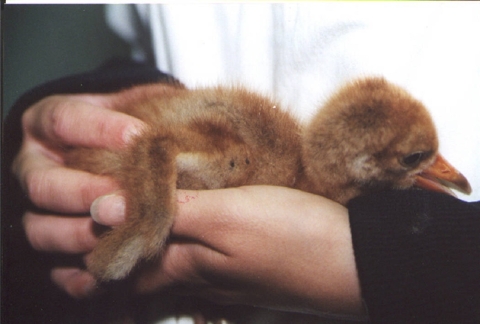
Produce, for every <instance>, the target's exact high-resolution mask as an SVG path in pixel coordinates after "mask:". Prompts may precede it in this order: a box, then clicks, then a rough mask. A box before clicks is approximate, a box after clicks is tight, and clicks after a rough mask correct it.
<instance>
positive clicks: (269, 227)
mask: <svg viewBox="0 0 480 324" xmlns="http://www.w3.org/2000/svg"><path fill="white" fill-rule="evenodd" d="M177 200H178V213H177V215H176V218H175V223H174V225H173V228H172V232H171V240H170V243H169V244H168V245H167V246H166V250H165V251H164V254H163V256H162V258H161V259H159V260H158V262H157V263H155V264H153V265H152V266H150V267H149V268H147V269H145V270H143V271H141V272H140V273H139V275H138V278H137V280H136V290H137V292H138V293H148V292H152V291H158V290H161V289H166V288H173V289H172V291H174V292H177V293H180V294H191V295H198V296H200V297H204V298H207V299H210V300H212V301H214V302H217V303H239V304H249V305H256V306H263V307H269V308H275V309H283V310H293V311H300V312H322V311H328V312H339V313H350V314H361V312H362V307H361V297H360V288H359V282H358V279H357V273H356V267H355V260H354V256H353V248H352V242H351V236H350V228H349V221H348V212H347V210H346V208H345V207H343V206H341V205H339V204H337V203H335V202H333V201H330V200H328V199H325V198H322V197H319V196H316V195H312V194H309V193H305V192H301V191H298V190H293V189H288V188H282V187H272V186H251V187H243V188H230V189H222V190H207V191H184V190H179V191H178V194H177ZM122 203H123V199H122V197H121V196H116V195H109V196H105V197H102V198H100V199H99V200H97V201H96V203H95V205H96V206H95V208H93V209H94V210H93V216H94V218H95V219H96V220H97V221H98V222H100V223H102V224H105V225H110V226H114V225H117V224H119V223H121V222H122V218H123V217H125V215H124V212H123V213H122V212H121V210H122V208H116V211H115V212H112V210H113V209H111V208H110V207H111V205H112V204H114V205H116V206H119V205H120V206H121V205H122ZM119 211H120V212H119ZM82 284H83V282H82V280H79V278H76V277H70V278H68V280H64V281H62V282H61V285H62V287H63V288H64V289H65V290H66V291H72V290H75V289H77V290H78V291H80V292H82V291H85V290H84V289H83V288H82Z"/></svg>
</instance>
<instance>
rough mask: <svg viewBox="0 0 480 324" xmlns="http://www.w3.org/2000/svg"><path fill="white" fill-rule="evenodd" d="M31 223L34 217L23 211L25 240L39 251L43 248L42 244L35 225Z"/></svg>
mask: <svg viewBox="0 0 480 324" xmlns="http://www.w3.org/2000/svg"><path fill="white" fill-rule="evenodd" d="M33 223H34V219H33V216H32V214H30V213H28V212H27V213H25V214H24V215H23V227H24V230H25V236H26V238H27V241H28V242H29V243H30V245H31V246H32V248H33V249H34V250H36V251H41V250H43V249H44V244H43V241H42V240H41V239H40V237H39V235H38V231H36V230H35V226H34V224H33Z"/></svg>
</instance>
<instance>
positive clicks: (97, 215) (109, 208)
mask: <svg viewBox="0 0 480 324" xmlns="http://www.w3.org/2000/svg"><path fill="white" fill-rule="evenodd" d="M122 193H123V192H122V191H116V192H114V193H112V194H108V195H104V196H100V197H98V198H97V199H95V200H94V201H93V203H92V205H91V206H90V214H91V216H92V218H93V220H94V221H95V222H97V223H99V224H101V225H106V226H117V225H120V224H122V223H123V222H125V220H126V217H127V215H126V200H125V197H124V196H123V195H122Z"/></svg>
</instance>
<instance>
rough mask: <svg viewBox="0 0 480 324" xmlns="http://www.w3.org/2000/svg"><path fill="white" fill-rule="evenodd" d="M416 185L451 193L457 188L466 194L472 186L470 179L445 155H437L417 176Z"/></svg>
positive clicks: (470, 190)
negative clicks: (446, 158)
mask: <svg viewBox="0 0 480 324" xmlns="http://www.w3.org/2000/svg"><path fill="white" fill-rule="evenodd" d="M415 186H417V187H420V188H423V189H428V190H432V191H437V192H442V193H446V194H449V195H453V196H454V193H453V192H452V191H451V190H450V189H449V188H452V189H455V190H458V191H460V192H463V193H465V194H467V195H468V194H470V193H471V192H472V188H471V186H470V183H468V180H467V179H466V178H465V177H464V176H463V174H461V173H460V172H459V171H458V170H457V169H455V168H454V167H453V166H452V165H451V164H450V163H449V162H447V160H445V158H444V157H443V156H441V155H440V154H438V155H437V158H436V159H435V162H433V164H432V165H431V166H430V167H428V168H427V169H425V170H424V171H423V172H422V173H420V174H418V175H417V176H416V181H415Z"/></svg>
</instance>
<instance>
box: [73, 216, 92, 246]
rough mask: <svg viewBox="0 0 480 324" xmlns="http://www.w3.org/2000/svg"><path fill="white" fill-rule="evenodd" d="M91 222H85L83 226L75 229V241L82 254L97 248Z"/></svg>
mask: <svg viewBox="0 0 480 324" xmlns="http://www.w3.org/2000/svg"><path fill="white" fill-rule="evenodd" d="M92 226H93V225H92V224H91V222H84V225H83V226H77V227H75V229H74V235H73V236H74V241H75V245H76V247H77V249H78V250H79V251H81V252H86V251H90V250H92V249H93V247H94V246H95V239H94V236H92V234H91V233H92V231H91V230H92Z"/></svg>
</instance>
